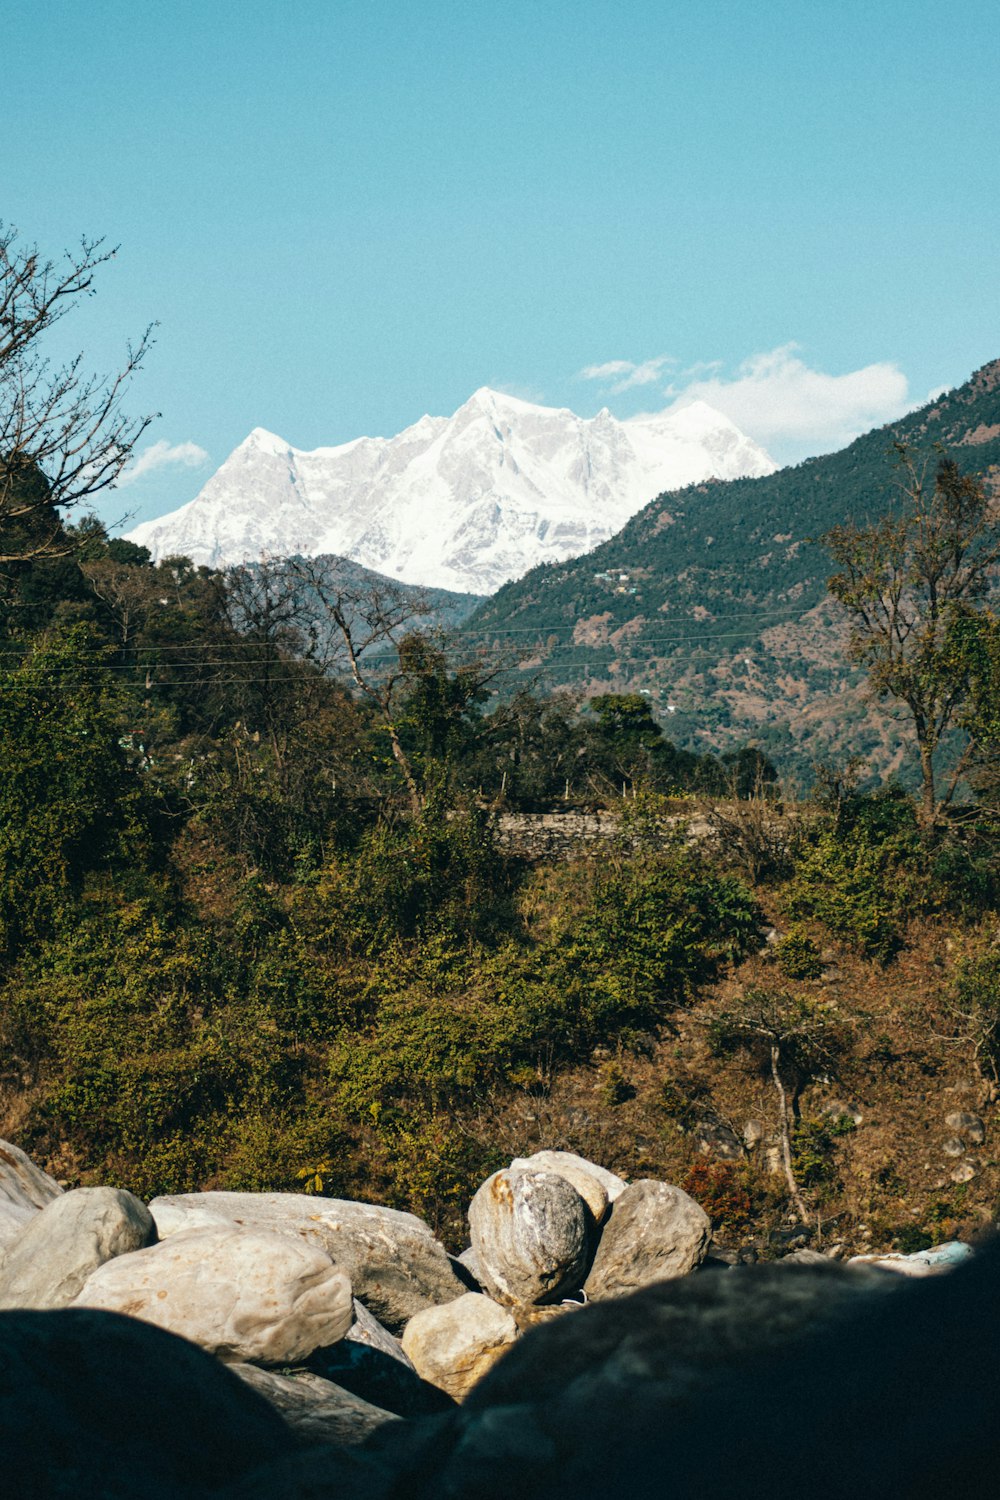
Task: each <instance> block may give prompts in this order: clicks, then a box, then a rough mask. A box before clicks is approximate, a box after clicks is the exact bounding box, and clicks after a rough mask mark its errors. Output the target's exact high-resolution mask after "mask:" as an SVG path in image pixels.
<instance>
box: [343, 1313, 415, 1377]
mask: <svg viewBox="0 0 1000 1500" xmlns="http://www.w3.org/2000/svg"><path fill="white" fill-rule="evenodd" d="M344 1338H345V1339H348V1340H349V1341H350V1342H351V1343H352V1344H362V1345H364V1347H365V1348H366V1349H377V1350H378V1352H379V1353H380V1354H388V1356H389V1358H390V1359H395V1360H398V1361H399V1363H400V1364H401V1365H405V1366H406V1368H407V1369H408V1370H412V1369H413V1366H412V1365H411V1364H410V1361H409V1360H408V1359H407V1357H406V1355H405V1354H404V1353H403V1346H402V1344H401V1343H400V1342H399V1339H397V1338H395V1337H394V1336H393V1334H391V1333H390V1332H389V1330H388V1328H383V1327H382V1324H381V1323H380V1322H379V1320H378V1318H376V1317H373V1316H372V1314H371V1313H370V1312H369V1311H368V1309H367V1307H366V1306H365V1304H364V1303H363V1302H359V1301H358V1299H357V1297H355V1299H354V1322H353V1323H352V1324H351V1326H350V1328H349V1329H348V1330H347V1332H346V1333H345V1334H344Z"/></svg>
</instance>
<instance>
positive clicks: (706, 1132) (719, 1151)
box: [691, 1120, 746, 1161]
mask: <svg viewBox="0 0 1000 1500" xmlns="http://www.w3.org/2000/svg"><path fill="white" fill-rule="evenodd" d="M691 1133H692V1135H693V1137H694V1139H695V1141H697V1143H698V1150H699V1151H700V1152H702V1153H703V1155H705V1156H714V1157H715V1158H716V1159H717V1160H718V1161H740V1160H741V1159H742V1158H743V1157H744V1156H745V1155H746V1150H745V1149H744V1146H743V1142H742V1141H741V1140H739V1139H738V1138H737V1137H736V1135H735V1134H734V1133H733V1131H731V1130H730V1129H729V1127H728V1125H721V1124H720V1123H719V1122H718V1121H717V1120H702V1121H701V1123H700V1124H698V1125H696V1126H695V1127H694V1129H693V1131H692V1132H691Z"/></svg>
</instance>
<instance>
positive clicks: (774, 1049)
mask: <svg viewBox="0 0 1000 1500" xmlns="http://www.w3.org/2000/svg"><path fill="white" fill-rule="evenodd" d="M709 1038H710V1041H711V1045H712V1049H713V1051H715V1052H716V1053H719V1054H724V1053H727V1052H743V1053H744V1054H745V1055H746V1056H748V1057H749V1058H751V1059H752V1060H753V1062H754V1064H755V1065H756V1066H758V1067H760V1068H761V1070H762V1071H763V1072H765V1073H767V1074H769V1075H770V1078H771V1082H772V1084H773V1085H774V1090H775V1093H776V1094H777V1097H778V1122H779V1132H780V1139H781V1161H782V1167H783V1170H784V1175H785V1182H786V1183H787V1185H788V1193H789V1197H790V1198H791V1199H792V1202H793V1203H794V1204H795V1207H796V1209H797V1210H798V1212H799V1214H800V1216H801V1217H802V1219H803V1220H805V1219H806V1218H808V1210H807V1208H806V1204H805V1202H804V1200H803V1197H802V1193H801V1191H800V1189H799V1185H798V1183H797V1182H796V1180H795V1172H794V1169H793V1164H792V1120H793V1118H794V1116H795V1113H796V1111H797V1109H798V1097H799V1093H800V1091H801V1089H802V1088H803V1086H804V1085H805V1084H806V1083H807V1082H809V1080H810V1079H813V1078H816V1077H817V1076H819V1075H820V1074H823V1073H833V1072H835V1070H836V1066H837V1062H838V1059H839V1058H840V1056H841V1055H842V1054H843V1053H844V1052H846V1051H847V1050H848V1049H849V1047H850V1045H851V1039H852V1038H851V1031H850V1028H849V1026H848V1025H847V1024H846V1022H845V1021H843V1020H842V1018H841V1017H839V1016H838V1015H837V1014H836V1012H835V1011H834V1010H833V1008H832V1007H831V1006H829V1005H823V1004H816V1003H813V1002H810V1001H808V1000H804V999H801V998H800V997H798V996H794V995H787V994H784V993H774V992H772V991H769V990H748V991H747V993H746V994H745V995H744V996H743V997H742V998H741V999H740V1000H738V1001H736V1002H735V1004H733V1005H732V1006H731V1007H730V1008H729V1009H728V1010H725V1011H723V1012H722V1013H721V1014H720V1015H717V1016H716V1017H715V1018H714V1019H713V1021H712V1023H711V1025H710V1028H709Z"/></svg>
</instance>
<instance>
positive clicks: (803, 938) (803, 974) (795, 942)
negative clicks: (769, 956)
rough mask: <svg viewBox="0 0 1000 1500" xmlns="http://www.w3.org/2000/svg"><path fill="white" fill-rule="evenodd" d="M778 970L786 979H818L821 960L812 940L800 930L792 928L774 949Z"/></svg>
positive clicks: (821, 966)
mask: <svg viewBox="0 0 1000 1500" xmlns="http://www.w3.org/2000/svg"><path fill="white" fill-rule="evenodd" d="M775 957H776V958H777V960H778V968H779V969H780V970H781V972H782V974H784V975H785V977H786V978H787V979H818V978H819V976H820V975H821V974H822V972H823V960H822V959H821V958H820V955H819V949H818V948H817V947H816V944H815V943H814V942H813V940H812V938H811V937H809V936H808V935H807V934H806V933H804V932H803V931H802V930H801V929H800V928H794V927H793V928H792V930H791V932H789V933H787V934H786V936H785V937H783V938H782V939H781V941H780V942H779V943H778V945H777V948H776V949H775Z"/></svg>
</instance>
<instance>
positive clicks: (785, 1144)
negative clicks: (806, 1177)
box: [771, 1045, 809, 1222]
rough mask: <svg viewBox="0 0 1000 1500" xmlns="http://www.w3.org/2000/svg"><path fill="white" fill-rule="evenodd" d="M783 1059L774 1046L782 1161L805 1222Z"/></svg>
mask: <svg viewBox="0 0 1000 1500" xmlns="http://www.w3.org/2000/svg"><path fill="white" fill-rule="evenodd" d="M780 1059H781V1052H780V1049H779V1048H778V1047H776V1046H774V1045H772V1047H771V1077H772V1078H773V1079H774V1087H775V1088H776V1089H777V1091H778V1100H779V1103H780V1106H781V1160H782V1165H783V1166H784V1169H785V1181H786V1182H787V1184H788V1191H789V1193H790V1194H791V1198H792V1202H793V1203H794V1204H795V1207H796V1208H797V1209H798V1211H799V1217H800V1218H801V1219H802V1220H803V1222H805V1221H806V1220H807V1219H808V1218H809V1210H808V1209H807V1208H806V1206H805V1203H804V1202H803V1201H802V1194H801V1193H800V1192H799V1185H798V1183H797V1182H796V1181H795V1173H794V1172H793V1171H792V1134H791V1130H790V1128H789V1125H788V1099H787V1097H786V1095H785V1085H784V1084H783V1083H782V1081H781V1072H780V1070H779V1068H778V1063H779V1061H780Z"/></svg>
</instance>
